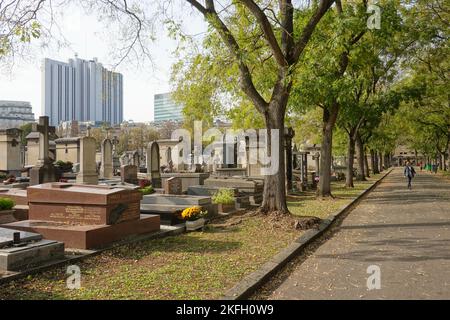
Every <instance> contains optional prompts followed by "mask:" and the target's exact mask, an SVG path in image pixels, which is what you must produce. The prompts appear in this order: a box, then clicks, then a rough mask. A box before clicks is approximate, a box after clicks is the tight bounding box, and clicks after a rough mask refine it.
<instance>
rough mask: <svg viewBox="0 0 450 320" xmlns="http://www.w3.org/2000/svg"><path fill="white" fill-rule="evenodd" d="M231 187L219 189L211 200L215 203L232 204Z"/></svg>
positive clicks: (232, 193) (232, 194)
mask: <svg viewBox="0 0 450 320" xmlns="http://www.w3.org/2000/svg"><path fill="white" fill-rule="evenodd" d="M234 200H235V199H234V192H233V189H225V188H224V189H219V191H217V192H216V193H215V194H214V195H213V196H212V201H213V203H215V204H234Z"/></svg>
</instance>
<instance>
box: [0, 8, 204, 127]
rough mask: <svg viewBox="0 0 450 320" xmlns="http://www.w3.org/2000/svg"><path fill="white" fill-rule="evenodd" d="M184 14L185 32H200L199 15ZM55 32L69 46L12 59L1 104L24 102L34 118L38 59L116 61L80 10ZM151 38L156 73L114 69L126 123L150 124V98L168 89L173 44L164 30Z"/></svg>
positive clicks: (1, 81)
mask: <svg viewBox="0 0 450 320" xmlns="http://www.w3.org/2000/svg"><path fill="white" fill-rule="evenodd" d="M184 9H186V7H184ZM189 11H190V12H187V13H186V16H185V18H184V19H183V20H184V21H183V25H184V30H186V32H188V33H190V34H197V33H200V32H203V31H205V30H206V25H205V24H204V22H203V20H202V19H201V17H200V16H199V15H198V14H197V13H196V12H193V11H192V10H191V9H190V8H189ZM60 28H61V30H62V33H63V34H64V36H65V37H66V39H67V40H68V41H69V42H70V47H68V48H64V49H61V50H57V49H55V48H52V49H46V50H42V49H37V50H33V58H32V59H30V61H16V63H15V65H14V68H13V69H12V72H11V73H5V72H3V73H1V72H0V100H19V101H29V102H30V103H31V105H32V107H33V112H34V113H35V116H36V117H38V116H40V115H41V61H42V59H43V58H44V57H48V58H51V59H55V60H60V61H65V62H66V61H67V60H68V59H69V58H72V57H73V56H74V55H75V53H77V54H78V56H79V58H81V59H86V60H91V59H92V58H94V57H97V58H98V60H99V62H101V63H102V64H103V65H104V66H105V67H109V66H110V65H112V64H114V63H115V62H117V61H112V60H111V58H110V57H109V53H110V49H111V47H110V43H109V42H108V41H107V40H105V39H103V38H102V34H104V32H105V29H104V24H102V23H100V22H98V21H97V18H96V17H95V16H87V15H86V14H85V13H84V12H82V10H81V9H77V8H72V9H71V10H68V11H67V12H66V13H65V17H64V19H63V21H62V22H61V23H60ZM156 37H157V40H156V42H155V43H154V45H153V46H152V47H151V48H150V49H151V53H152V56H153V61H154V66H155V69H152V67H150V66H149V67H148V68H141V69H137V68H136V67H135V66H133V65H127V64H123V65H120V66H119V67H118V68H117V69H116V71H118V72H121V73H122V74H123V76H124V119H125V120H134V121H139V122H141V121H151V120H153V96H154V94H156V93H162V92H167V91H169V90H170V84H169V77H170V67H171V65H172V63H173V62H174V61H175V60H174V56H173V51H174V49H175V48H176V42H175V41H173V40H171V39H169V37H168V36H167V33H166V31H165V30H164V27H163V26H161V27H160V30H158V32H157V33H156ZM36 42H38V41H35V45H36V46H38V43H36Z"/></svg>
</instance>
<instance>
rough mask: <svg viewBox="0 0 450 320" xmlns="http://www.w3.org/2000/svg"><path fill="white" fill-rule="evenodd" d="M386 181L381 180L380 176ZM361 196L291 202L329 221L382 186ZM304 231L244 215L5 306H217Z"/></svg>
mask: <svg viewBox="0 0 450 320" xmlns="http://www.w3.org/2000/svg"><path fill="white" fill-rule="evenodd" d="M377 178H378V177H377ZM374 180H375V179H374V178H372V179H370V181H368V182H364V183H357V184H356V187H355V189H351V190H349V189H345V188H344V187H343V186H342V183H334V184H333V193H334V195H335V196H336V199H334V200H315V198H314V196H313V194H312V193H305V194H304V195H303V196H300V197H295V199H294V198H290V201H289V208H290V209H291V210H292V212H293V213H294V214H295V215H301V216H317V217H320V218H323V217H325V216H327V215H328V214H329V213H331V212H333V211H335V210H337V209H339V208H340V207H341V206H342V205H344V204H346V203H348V202H350V201H351V199H353V198H354V197H356V196H357V195H358V194H359V193H361V192H362V191H363V190H364V189H366V188H367V187H369V186H370V184H372V183H373V182H374ZM301 233H302V231H299V230H295V229H294V228H292V227H288V226H286V225H283V224H282V223H280V224H277V223H276V222H275V223H274V221H273V220H272V219H270V218H268V217H264V216H260V215H257V216H253V215H251V214H244V215H240V216H233V217H231V218H228V219H224V220H221V221H217V222H215V223H214V224H211V225H209V226H208V227H207V228H206V230H205V231H204V232H193V233H188V234H183V235H180V236H176V237H169V238H164V239H156V240H148V241H143V242H139V243H135V244H131V245H126V246H122V247H120V248H117V249H114V250H111V251H107V252H104V253H102V254H100V255H98V256H96V257H93V258H89V259H86V260H84V261H83V262H80V263H79V264H78V266H79V267H80V269H81V272H82V279H81V285H82V288H81V289H80V290H68V289H67V287H66V279H67V275H66V274H65V271H66V267H61V268H57V269H55V270H52V271H48V272H45V273H42V274H38V275H35V276H29V277H28V278H25V279H21V280H17V281H14V282H10V283H8V284H5V285H3V286H0V299H214V298H219V297H220V296H222V295H223V294H224V293H225V292H226V290H227V289H229V288H231V287H232V286H233V285H234V284H235V283H237V282H238V281H239V280H240V279H242V278H243V277H244V276H245V275H247V274H249V273H251V272H252V271H254V270H256V269H257V268H259V267H260V266H261V265H262V264H264V263H265V262H266V261H267V260H268V259H270V258H271V257H272V256H274V255H275V254H276V253H277V252H278V251H279V250H281V249H282V248H284V247H285V246H286V245H288V244H289V243H290V242H291V241H293V240H294V239H295V238H297V237H298V236H299V235H300V234H301Z"/></svg>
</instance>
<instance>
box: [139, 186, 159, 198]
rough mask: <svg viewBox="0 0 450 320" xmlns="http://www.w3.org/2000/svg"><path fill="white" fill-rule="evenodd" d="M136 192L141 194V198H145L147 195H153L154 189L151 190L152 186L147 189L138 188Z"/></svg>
mask: <svg viewBox="0 0 450 320" xmlns="http://www.w3.org/2000/svg"><path fill="white" fill-rule="evenodd" d="M138 190H139V191H140V192H141V193H142V195H143V196H146V195H148V194H153V193H155V189H153V187H152V186H147V187H144V188H139V189H138Z"/></svg>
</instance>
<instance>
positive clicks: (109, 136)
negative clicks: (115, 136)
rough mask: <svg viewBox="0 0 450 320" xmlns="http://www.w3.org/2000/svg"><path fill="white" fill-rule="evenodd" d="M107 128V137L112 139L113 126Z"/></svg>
mask: <svg viewBox="0 0 450 320" xmlns="http://www.w3.org/2000/svg"><path fill="white" fill-rule="evenodd" d="M105 130H106V139H110V138H111V131H112V128H111V127H107V128H106V129H105Z"/></svg>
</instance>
